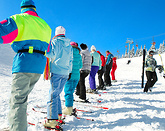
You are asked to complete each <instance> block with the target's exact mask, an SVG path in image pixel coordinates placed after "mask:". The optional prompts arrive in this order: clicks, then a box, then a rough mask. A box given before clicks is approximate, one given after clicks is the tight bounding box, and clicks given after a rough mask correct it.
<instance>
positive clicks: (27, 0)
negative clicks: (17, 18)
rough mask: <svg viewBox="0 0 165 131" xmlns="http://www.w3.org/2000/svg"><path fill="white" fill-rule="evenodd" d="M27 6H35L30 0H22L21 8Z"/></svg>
mask: <svg viewBox="0 0 165 131" xmlns="http://www.w3.org/2000/svg"><path fill="white" fill-rule="evenodd" d="M27 7H34V8H36V7H35V4H34V2H33V1H32V0H22V2H21V8H27Z"/></svg>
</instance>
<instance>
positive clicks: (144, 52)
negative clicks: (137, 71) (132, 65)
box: [141, 49, 146, 88]
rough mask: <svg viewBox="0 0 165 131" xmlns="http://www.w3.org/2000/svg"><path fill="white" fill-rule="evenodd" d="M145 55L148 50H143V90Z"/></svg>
mask: <svg viewBox="0 0 165 131" xmlns="http://www.w3.org/2000/svg"><path fill="white" fill-rule="evenodd" d="M145 55H146V50H145V49H143V65H142V85H141V88H143V85H144V66H145Z"/></svg>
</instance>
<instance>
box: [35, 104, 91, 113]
mask: <svg viewBox="0 0 165 131" xmlns="http://www.w3.org/2000/svg"><path fill="white" fill-rule="evenodd" d="M36 106H37V107H38V108H44V107H40V106H38V105H36ZM75 109H76V111H80V112H87V113H93V112H92V111H87V110H82V109H77V108H75ZM33 110H35V109H34V108H33ZM35 112H40V113H43V114H46V113H47V112H44V111H37V110H35Z"/></svg>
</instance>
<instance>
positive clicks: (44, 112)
mask: <svg viewBox="0 0 165 131" xmlns="http://www.w3.org/2000/svg"><path fill="white" fill-rule="evenodd" d="M32 110H33V111H35V112H40V113H43V114H47V112H46V111H37V110H36V109H34V108H32Z"/></svg>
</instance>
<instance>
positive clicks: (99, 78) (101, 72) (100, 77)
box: [97, 66, 104, 88]
mask: <svg viewBox="0 0 165 131" xmlns="http://www.w3.org/2000/svg"><path fill="white" fill-rule="evenodd" d="M97 73H98V80H99V87H100V88H102V87H104V81H103V78H102V76H103V74H104V67H103V66H102V68H101V70H98V72H97Z"/></svg>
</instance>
